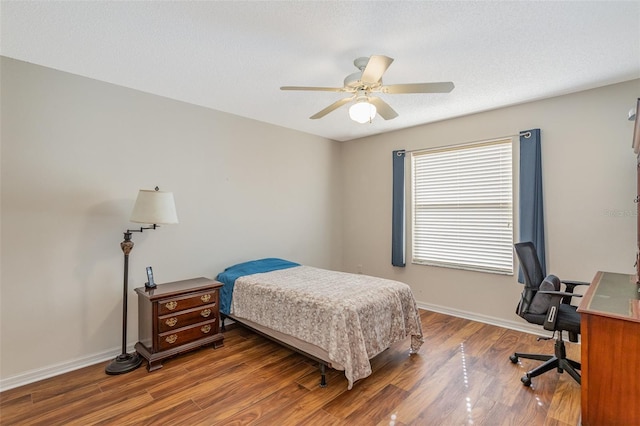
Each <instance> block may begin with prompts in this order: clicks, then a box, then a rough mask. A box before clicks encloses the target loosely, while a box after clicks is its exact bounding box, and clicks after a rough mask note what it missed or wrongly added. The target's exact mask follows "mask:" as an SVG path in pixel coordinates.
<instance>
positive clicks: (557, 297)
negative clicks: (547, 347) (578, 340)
mask: <svg viewBox="0 0 640 426" xmlns="http://www.w3.org/2000/svg"><path fill="white" fill-rule="evenodd" d="M538 293H541V294H550V295H551V296H552V298H551V303H550V304H549V310H548V311H547V316H546V318H545V320H544V324H543V325H542V327H543V328H544V329H545V330H549V331H555V330H556V323H557V321H558V312H559V310H560V303H565V299H567V300H569V301H571V298H572V297H582V295H581V294H574V293H570V292H567V291H544V290H540V291H538ZM567 303H568V302H567Z"/></svg>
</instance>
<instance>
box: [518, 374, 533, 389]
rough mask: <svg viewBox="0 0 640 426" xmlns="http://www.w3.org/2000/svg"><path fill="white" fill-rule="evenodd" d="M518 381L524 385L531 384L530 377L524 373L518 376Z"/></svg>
mask: <svg viewBox="0 0 640 426" xmlns="http://www.w3.org/2000/svg"><path fill="white" fill-rule="evenodd" d="M520 381H521V382H522V384H523V385H525V386H531V379H530V378H529V376H527V375H526V374H525V375H524V376H522V377H521V378H520Z"/></svg>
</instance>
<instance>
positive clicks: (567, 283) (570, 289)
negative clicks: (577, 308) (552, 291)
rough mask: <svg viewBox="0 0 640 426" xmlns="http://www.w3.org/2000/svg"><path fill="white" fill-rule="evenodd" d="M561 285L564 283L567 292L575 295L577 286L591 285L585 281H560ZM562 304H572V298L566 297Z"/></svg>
mask: <svg viewBox="0 0 640 426" xmlns="http://www.w3.org/2000/svg"><path fill="white" fill-rule="evenodd" d="M560 282H561V283H563V284H564V285H565V286H566V290H567V291H568V292H569V293H573V289H575V288H576V287H577V286H579V285H589V284H591V283H588V282H585V281H570V280H567V281H562V280H560ZM562 303H566V304H569V303H571V298H570V297H565V298H564V299H562Z"/></svg>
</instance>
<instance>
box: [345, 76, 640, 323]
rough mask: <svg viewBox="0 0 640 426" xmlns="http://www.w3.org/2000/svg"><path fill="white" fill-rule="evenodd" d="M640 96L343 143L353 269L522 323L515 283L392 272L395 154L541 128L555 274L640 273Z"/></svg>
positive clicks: (612, 91) (446, 305)
mask: <svg viewBox="0 0 640 426" xmlns="http://www.w3.org/2000/svg"><path fill="white" fill-rule="evenodd" d="M639 96H640V80H634V81H630V82H626V83H622V84H617V85H612V86H608V87H603V88H599V89H595V90H589V91H584V92H579V93H575V94H570V95H566V96H560V97H555V98H551V99H547V100H542V101H537V102H531V103H527V104H522V105H518V106H514V107H509V108H504V109H498V110H494V111H489V112H485V113H480V114H475V115H471V116H466V117H461V118H456V119H452V120H447V121H442V122H439V123H434V124H430V125H426V126H420V127H415V128H411V129H407V130H403V131H397V132H392V133H387V134H383V135H378V136H374V137H368V138H364V139H360V140H356V141H351V142H347V143H345V144H344V146H343V152H342V157H343V161H344V164H343V166H344V202H343V204H344V229H345V233H344V259H343V265H344V268H345V270H346V271H348V272H356V271H357V269H358V265H362V271H363V273H365V274H371V275H377V276H382V277H386V278H391V279H397V280H400V281H404V282H406V283H408V284H409V285H410V286H411V287H412V289H413V292H414V294H415V297H416V299H417V300H418V302H419V303H420V304H422V305H423V306H429V307H431V308H434V309H438V310H441V311H445V312H447V311H448V312H452V313H456V314H459V315H462V316H468V317H471V318H477V319H482V320H485V321H488V322H492V321H493V320H496V321H495V322H497V323H502V324H509V322H512V324H513V325H514V326H518V324H521V323H522V322H523V321H522V320H520V319H519V318H518V317H517V316H516V315H515V313H514V311H515V307H516V302H517V300H518V297H519V294H520V291H521V287H520V286H519V285H518V284H516V278H514V277H513V276H501V275H494V274H487V273H477V272H469V271H460V270H454V269H447V268H438V267H430V266H422V265H413V264H411V263H410V262H409V263H408V264H407V266H406V267H405V268H394V267H392V266H391V249H390V241H391V229H390V223H391V178H390V175H391V152H392V150H394V149H407V150H414V149H420V148H425V147H435V146H444V145H452V144H458V143H463V142H470V141H475V140H483V139H492V138H496V137H499V136H504V135H512V134H517V133H518V131H520V130H526V129H531V128H540V129H541V138H542V157H543V158H542V162H543V164H542V167H543V186H544V194H545V195H544V209H545V217H546V231H547V269H548V272H549V273H555V274H557V275H558V276H560V277H564V278H566V279H570V278H573V279H580V280H586V281H590V280H591V278H592V277H593V275H594V274H595V272H596V271H597V270H607V271H616V272H625V273H632V272H633V271H634V266H633V265H634V260H635V259H634V256H635V241H636V218H637V216H636V213H635V212H636V204H634V202H633V199H634V198H635V194H636V165H635V156H634V154H633V151H632V149H631V138H632V134H633V123H632V122H630V121H628V120H627V112H628V111H629V109H630V108H631V107H632V106H634V105H635V103H636V99H637V98H638V97H639ZM516 145H517V144H516ZM515 163H516V164H517V158H516V162H515ZM407 165H408V167H409V169H410V166H409V162H408V161H407ZM515 188H516V191H515V192H516V194H515V197H516V200H517V185H516V186H515ZM408 189H409V188H407V190H408ZM515 213H516V215H517V208H516V209H515ZM409 221H410V217H408V223H409ZM516 226H517V223H516ZM516 238H517V234H516ZM516 241H517V240H516ZM407 243H408V245H409V247H410V240H409V241H408V242H407ZM410 255H411V254H410V249H409V250H408V255H407V259H408V260H410Z"/></svg>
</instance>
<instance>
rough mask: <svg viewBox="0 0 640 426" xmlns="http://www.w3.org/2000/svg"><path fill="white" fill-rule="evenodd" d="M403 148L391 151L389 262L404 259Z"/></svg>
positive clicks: (395, 263)
mask: <svg viewBox="0 0 640 426" xmlns="http://www.w3.org/2000/svg"><path fill="white" fill-rule="evenodd" d="M404 155H405V151H404V150H398V151H393V211H392V216H391V264H392V265H393V266H405V260H404V256H405V255H404V247H405V243H404Z"/></svg>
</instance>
